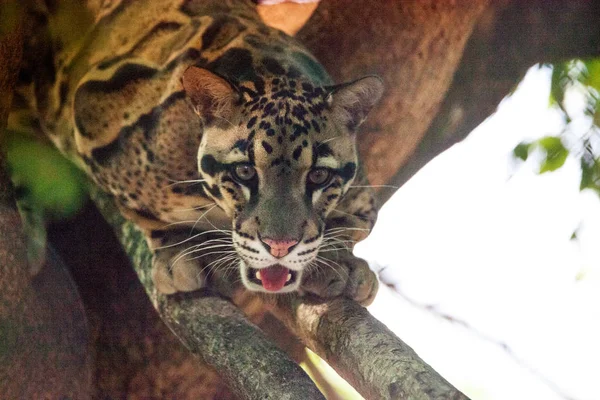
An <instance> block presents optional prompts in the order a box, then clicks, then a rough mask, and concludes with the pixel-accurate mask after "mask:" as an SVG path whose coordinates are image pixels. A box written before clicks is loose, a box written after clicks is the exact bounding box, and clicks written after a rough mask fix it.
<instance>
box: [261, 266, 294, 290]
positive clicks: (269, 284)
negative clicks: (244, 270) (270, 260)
mask: <svg viewBox="0 0 600 400" xmlns="http://www.w3.org/2000/svg"><path fill="white" fill-rule="evenodd" d="M288 274H289V271H288V269H287V268H285V267H282V266H281V265H275V266H273V267H269V268H264V269H261V270H260V281H261V283H262V285H263V287H264V288H265V289H267V290H268V291H269V292H277V291H278V290H281V288H282V287H284V286H285V282H286V281H287V276H288Z"/></svg>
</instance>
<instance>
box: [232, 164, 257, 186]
mask: <svg viewBox="0 0 600 400" xmlns="http://www.w3.org/2000/svg"><path fill="white" fill-rule="evenodd" d="M233 176H234V178H236V179H237V180H239V181H242V182H244V181H246V182H247V181H250V180H252V179H253V178H254V177H255V176H256V168H254V167H253V166H252V165H250V164H238V165H236V166H235V168H234V169H233Z"/></svg>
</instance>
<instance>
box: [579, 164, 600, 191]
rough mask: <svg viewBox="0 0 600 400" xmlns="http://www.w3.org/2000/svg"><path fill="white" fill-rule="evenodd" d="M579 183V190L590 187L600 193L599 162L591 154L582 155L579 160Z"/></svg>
mask: <svg viewBox="0 0 600 400" xmlns="http://www.w3.org/2000/svg"><path fill="white" fill-rule="evenodd" d="M580 165H581V183H580V184H579V190H583V189H592V190H593V191H595V192H596V193H598V194H599V195H600V164H599V163H598V160H596V159H594V158H593V156H588V157H586V156H583V157H581V160H580Z"/></svg>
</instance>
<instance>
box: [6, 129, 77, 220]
mask: <svg viewBox="0 0 600 400" xmlns="http://www.w3.org/2000/svg"><path fill="white" fill-rule="evenodd" d="M5 144H6V161H7V163H8V166H9V170H10V172H11V176H12V179H13V180H14V182H15V184H16V185H18V186H19V187H20V188H21V189H22V191H23V193H24V196H25V199H24V200H25V201H26V202H27V203H29V204H30V205H31V206H32V207H34V208H36V209H40V210H44V211H45V212H46V213H48V214H49V215H52V216H55V217H58V218H64V217H68V216H71V215H73V214H74V213H75V212H77V211H78V210H79V209H80V208H81V207H82V206H83V203H84V201H85V200H86V197H87V196H86V192H87V189H86V182H87V180H86V179H85V177H84V175H83V173H82V172H81V171H80V170H79V169H77V168H76V167H75V166H74V165H73V164H72V163H71V162H70V161H68V160H67V159H66V158H64V157H63V156H62V155H61V154H60V153H59V152H58V151H57V150H56V149H55V148H54V147H52V146H50V145H48V144H46V143H42V142H40V141H37V140H35V139H33V138H30V137H28V136H27V135H26V134H23V133H19V132H7V136H6V143H5Z"/></svg>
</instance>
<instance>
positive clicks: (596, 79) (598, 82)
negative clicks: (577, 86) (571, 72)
mask: <svg viewBox="0 0 600 400" xmlns="http://www.w3.org/2000/svg"><path fill="white" fill-rule="evenodd" d="M584 64H585V68H586V70H587V74H586V77H585V79H584V80H583V83H584V84H585V85H587V86H590V87H593V88H594V89H596V91H598V93H600V58H594V59H592V60H587V61H584Z"/></svg>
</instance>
